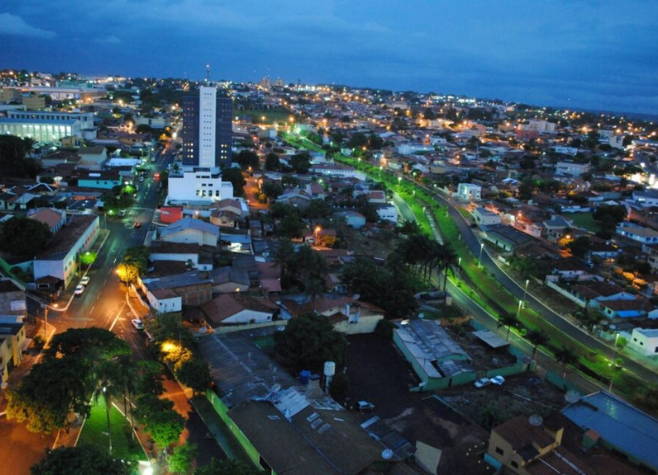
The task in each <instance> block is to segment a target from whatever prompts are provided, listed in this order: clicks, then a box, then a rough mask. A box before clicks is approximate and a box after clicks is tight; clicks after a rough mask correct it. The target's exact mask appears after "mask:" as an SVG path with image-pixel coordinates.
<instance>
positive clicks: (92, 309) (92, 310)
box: [89, 299, 98, 313]
mask: <svg viewBox="0 0 658 475" xmlns="http://www.w3.org/2000/svg"><path fill="white" fill-rule="evenodd" d="M97 300H98V299H97ZM95 308H96V305H94V306H93V307H91V312H89V313H94V309H95Z"/></svg>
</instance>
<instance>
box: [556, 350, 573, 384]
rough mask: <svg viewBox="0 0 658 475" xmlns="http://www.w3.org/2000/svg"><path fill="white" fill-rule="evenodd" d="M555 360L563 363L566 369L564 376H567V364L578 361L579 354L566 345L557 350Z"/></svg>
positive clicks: (564, 369) (563, 367)
mask: <svg viewBox="0 0 658 475" xmlns="http://www.w3.org/2000/svg"><path fill="white" fill-rule="evenodd" d="M555 360H556V361H557V362H558V363H560V364H561V365H562V370H563V371H564V372H563V374H562V377H563V378H566V377H567V366H569V365H573V364H575V363H576V362H577V361H578V356H577V355H576V352H575V351H573V350H572V349H571V348H568V347H566V346H565V347H562V348H558V349H557V350H555Z"/></svg>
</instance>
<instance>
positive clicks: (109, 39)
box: [96, 35, 123, 45]
mask: <svg viewBox="0 0 658 475" xmlns="http://www.w3.org/2000/svg"><path fill="white" fill-rule="evenodd" d="M96 42H97V43H102V44H105V45H118V44H121V43H123V41H121V38H117V37H116V36H114V35H110V36H106V37H105V38H98V39H97V40H96Z"/></svg>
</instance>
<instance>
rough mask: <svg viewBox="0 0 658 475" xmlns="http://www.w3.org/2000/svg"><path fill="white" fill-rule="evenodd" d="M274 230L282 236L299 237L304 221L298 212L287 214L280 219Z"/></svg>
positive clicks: (302, 230)
mask: <svg viewBox="0 0 658 475" xmlns="http://www.w3.org/2000/svg"><path fill="white" fill-rule="evenodd" d="M276 231H277V235H278V236H280V237H283V238H288V239H292V238H300V237H302V234H303V232H304V223H303V222H302V219H301V218H300V216H299V215H298V214H289V215H286V216H284V217H283V219H281V221H280V222H279V225H278V226H277V227H276Z"/></svg>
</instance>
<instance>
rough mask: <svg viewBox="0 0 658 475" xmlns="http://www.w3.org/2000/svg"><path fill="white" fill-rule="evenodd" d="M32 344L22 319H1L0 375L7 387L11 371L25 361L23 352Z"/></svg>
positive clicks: (3, 385)
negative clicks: (27, 336)
mask: <svg viewBox="0 0 658 475" xmlns="http://www.w3.org/2000/svg"><path fill="white" fill-rule="evenodd" d="M29 343H30V340H28V339H27V338H26V333H25V324H24V323H23V322H22V318H21V317H0V374H1V377H2V387H3V388H4V387H5V386H6V383H7V380H8V378H9V371H10V370H11V369H12V368H14V367H15V366H17V365H19V364H20V363H21V362H22V361H23V351H24V350H25V348H26V346H27V345H28V344H29Z"/></svg>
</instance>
